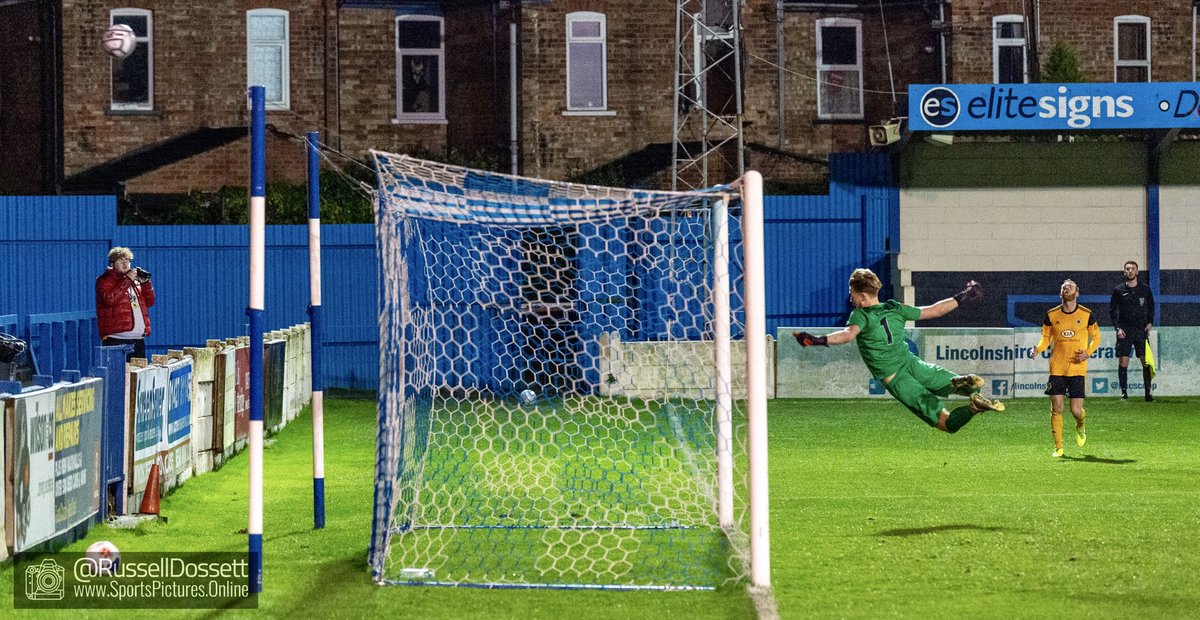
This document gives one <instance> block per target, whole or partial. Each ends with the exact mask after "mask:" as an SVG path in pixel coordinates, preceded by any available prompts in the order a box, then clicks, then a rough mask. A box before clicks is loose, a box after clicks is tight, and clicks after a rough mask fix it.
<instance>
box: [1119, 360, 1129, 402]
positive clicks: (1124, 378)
mask: <svg viewBox="0 0 1200 620" xmlns="http://www.w3.org/2000/svg"><path fill="white" fill-rule="evenodd" d="M1117 380H1118V381H1119V382H1120V383H1121V396H1128V395H1129V367H1128V366H1118V367H1117Z"/></svg>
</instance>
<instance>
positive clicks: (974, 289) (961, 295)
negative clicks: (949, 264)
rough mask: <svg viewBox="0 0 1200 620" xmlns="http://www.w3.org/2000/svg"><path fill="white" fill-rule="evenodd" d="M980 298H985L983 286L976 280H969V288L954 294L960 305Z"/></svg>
mask: <svg viewBox="0 0 1200 620" xmlns="http://www.w3.org/2000/svg"><path fill="white" fill-rule="evenodd" d="M980 299H983V287H982V286H979V283H978V282H976V281H974V280H971V281H970V282H967V288H964V289H963V290H961V291H959V292H957V293H955V294H954V301H957V302H958V305H960V306H961V305H963V304H965V303H970V302H972V301H979V300H980Z"/></svg>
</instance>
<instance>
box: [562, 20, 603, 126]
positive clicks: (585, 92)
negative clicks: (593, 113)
mask: <svg viewBox="0 0 1200 620" xmlns="http://www.w3.org/2000/svg"><path fill="white" fill-rule="evenodd" d="M605 27H606V24H605V18H604V15H603V14H601V13H588V12H577V13H568V14H567V110H607V109H608V60H607V56H608V44H607V43H606V42H605V37H606V36H607V33H606V31H605Z"/></svg>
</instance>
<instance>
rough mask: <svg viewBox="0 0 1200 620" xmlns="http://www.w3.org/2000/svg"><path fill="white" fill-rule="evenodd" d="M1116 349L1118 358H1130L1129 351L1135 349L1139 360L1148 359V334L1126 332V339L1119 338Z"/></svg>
mask: <svg viewBox="0 0 1200 620" xmlns="http://www.w3.org/2000/svg"><path fill="white" fill-rule="evenodd" d="M1115 349H1116V353H1117V357H1129V350H1130V349H1133V352H1134V353H1136V354H1137V358H1138V359H1140V360H1143V359H1146V334H1144V333H1141V332H1136V333H1135V332H1131V331H1129V330H1125V337H1124V338H1117V344H1116V346H1115Z"/></svg>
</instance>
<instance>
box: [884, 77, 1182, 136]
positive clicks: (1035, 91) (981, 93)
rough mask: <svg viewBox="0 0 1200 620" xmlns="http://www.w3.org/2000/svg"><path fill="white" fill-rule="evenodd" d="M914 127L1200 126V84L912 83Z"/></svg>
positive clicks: (910, 109)
mask: <svg viewBox="0 0 1200 620" xmlns="http://www.w3.org/2000/svg"><path fill="white" fill-rule="evenodd" d="M908 126H909V129H911V130H913V131H946V132H950V131H1030V130H1044V131H1072V130H1080V129H1172V128H1175V127H1180V128H1188V127H1200V83H1195V82H1150V83H1129V82H1120V83H1099V84H913V85H910V86H909V87H908Z"/></svg>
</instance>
